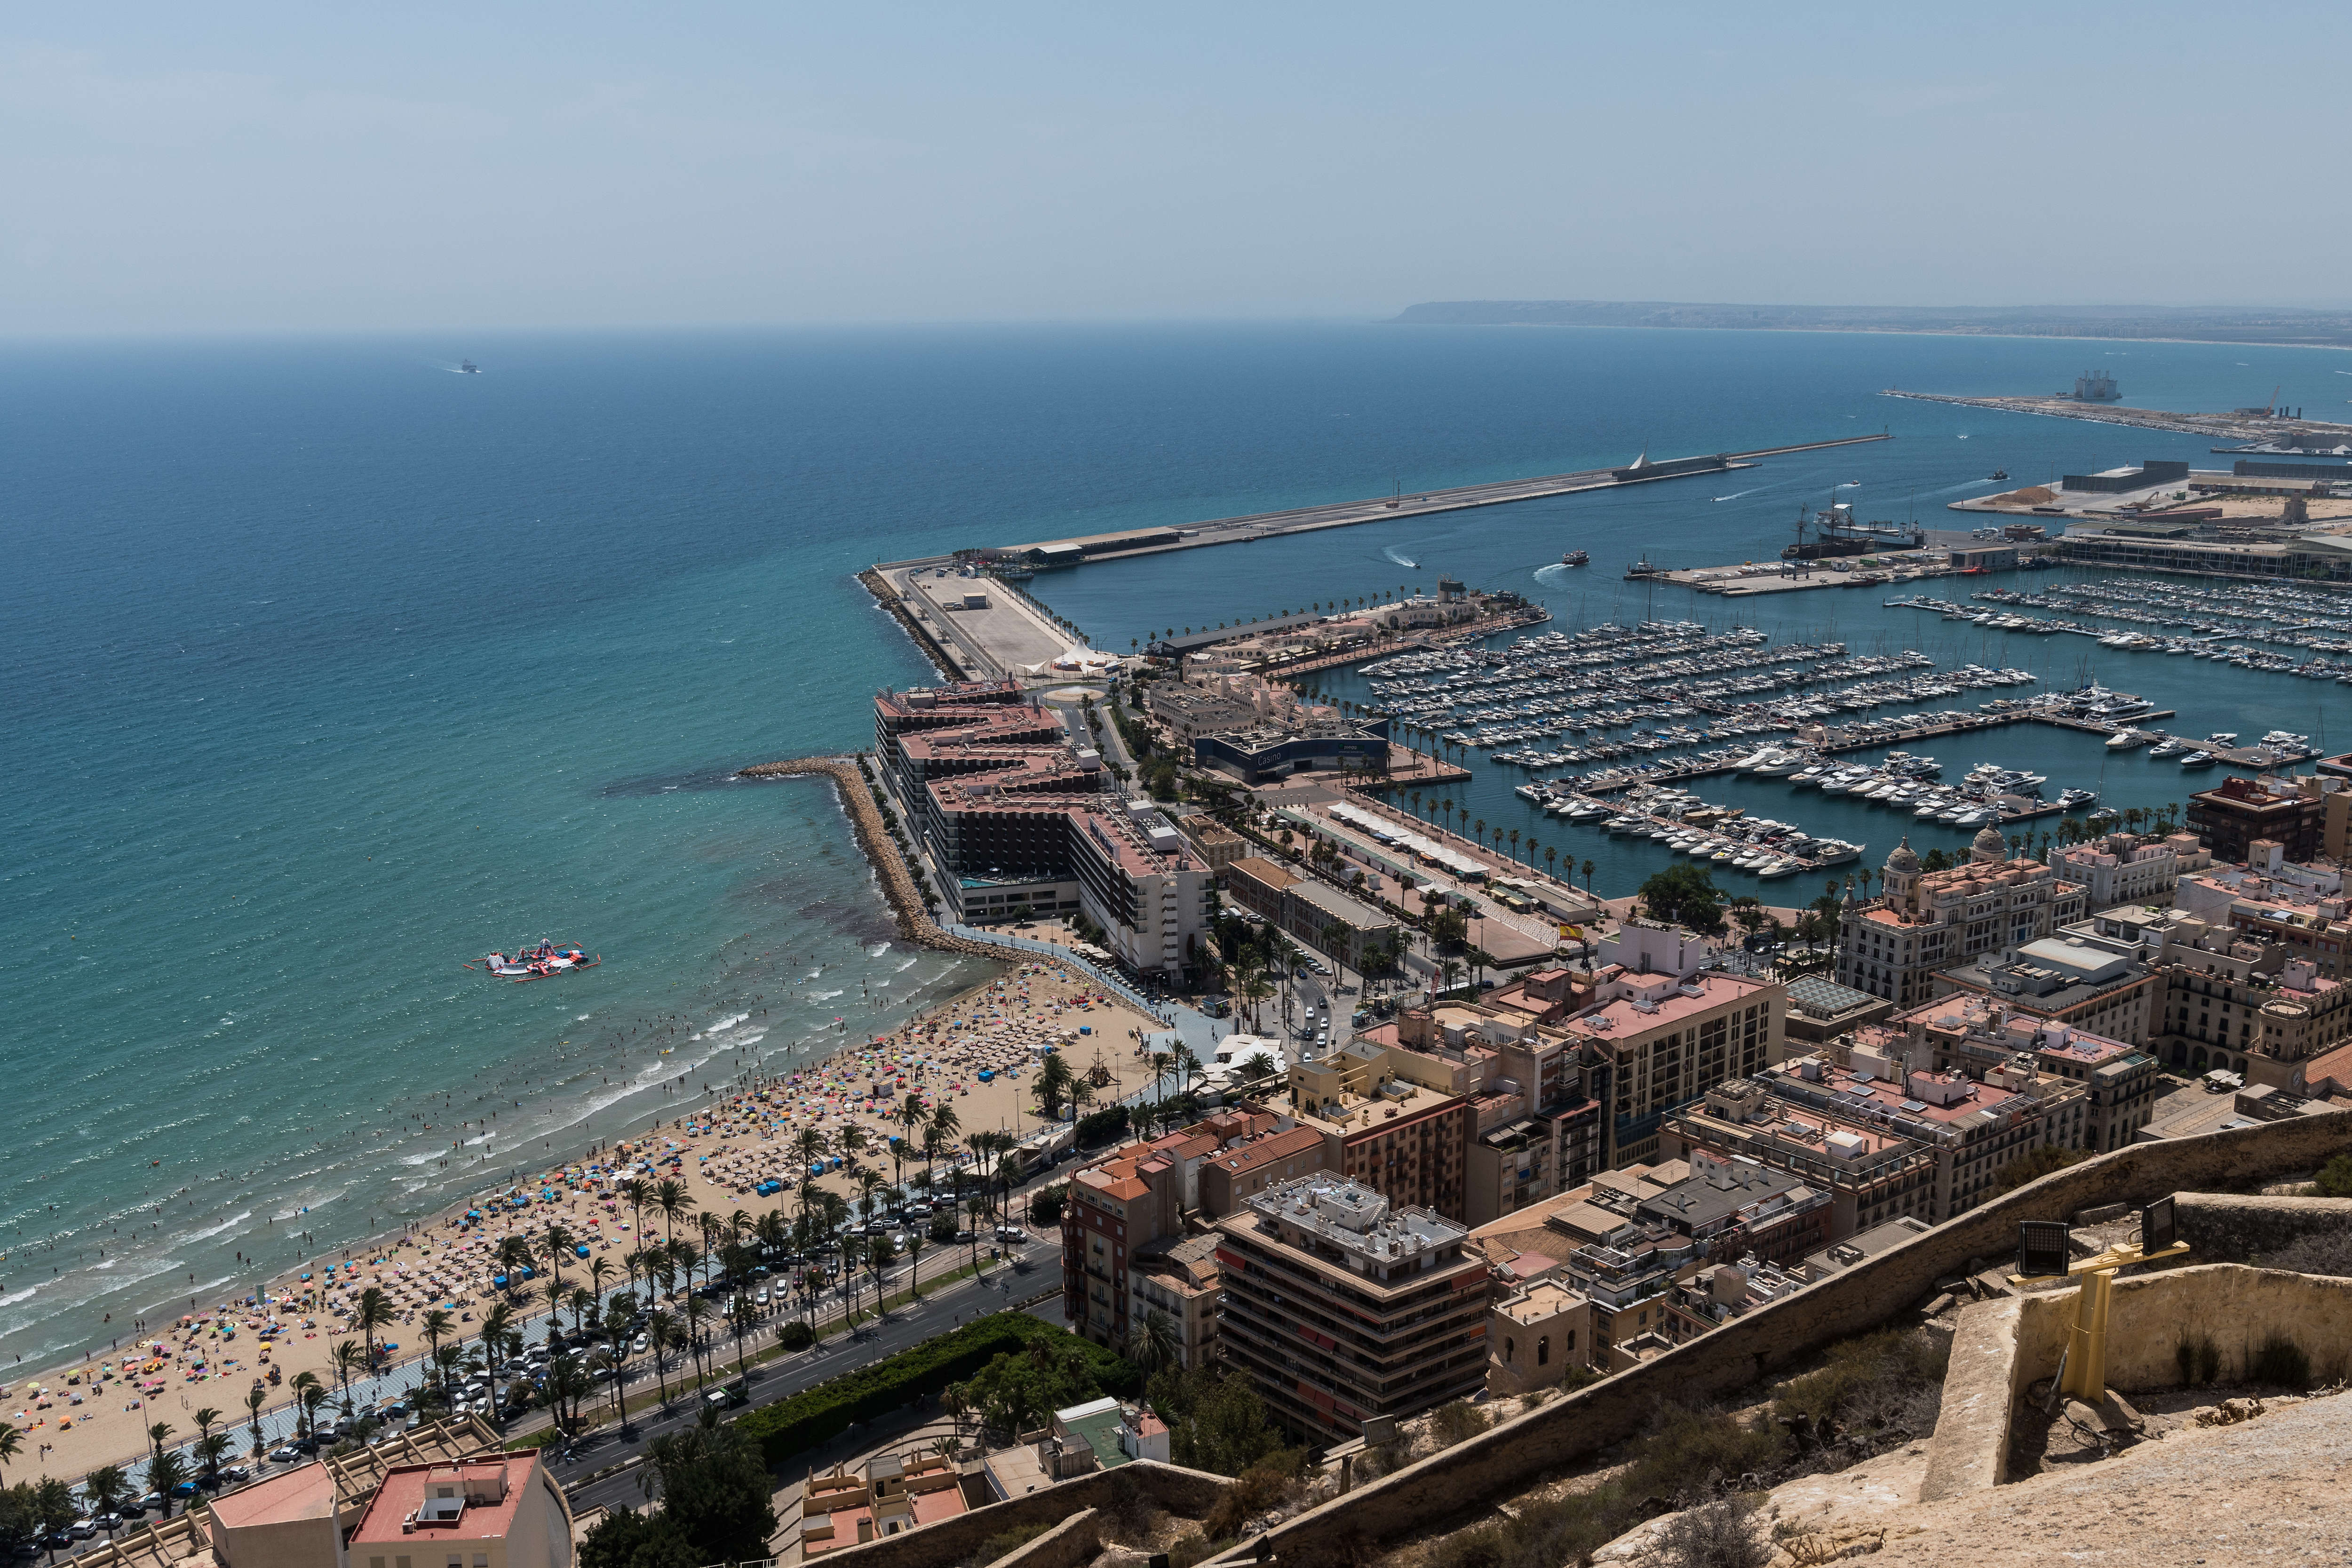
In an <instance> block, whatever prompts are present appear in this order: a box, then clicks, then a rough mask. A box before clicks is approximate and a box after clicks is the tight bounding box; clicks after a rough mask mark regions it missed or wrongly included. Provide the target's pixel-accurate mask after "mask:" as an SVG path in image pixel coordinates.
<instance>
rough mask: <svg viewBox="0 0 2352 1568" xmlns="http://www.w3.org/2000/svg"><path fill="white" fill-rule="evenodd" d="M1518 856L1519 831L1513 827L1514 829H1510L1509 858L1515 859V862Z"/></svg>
mask: <svg viewBox="0 0 2352 1568" xmlns="http://www.w3.org/2000/svg"><path fill="white" fill-rule="evenodd" d="M1518 854H1519V830H1518V829H1517V828H1516V827H1514V828H1512V829H1511V858H1513V859H1515V860H1516V859H1517V858H1518Z"/></svg>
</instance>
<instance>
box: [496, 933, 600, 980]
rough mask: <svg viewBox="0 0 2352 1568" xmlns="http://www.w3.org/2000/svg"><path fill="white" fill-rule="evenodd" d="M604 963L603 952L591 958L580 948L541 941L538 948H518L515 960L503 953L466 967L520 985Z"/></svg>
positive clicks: (514, 956) (497, 953)
mask: <svg viewBox="0 0 2352 1568" xmlns="http://www.w3.org/2000/svg"><path fill="white" fill-rule="evenodd" d="M603 962H604V955H603V954H602V953H599V954H598V955H597V956H595V957H594V958H591V957H589V956H588V954H587V953H586V952H583V951H582V950H581V949H580V948H577V947H565V946H560V945H558V944H557V943H555V942H541V943H539V944H538V945H537V946H535V947H523V948H519V949H517V950H516V952H515V953H514V955H513V956H512V957H509V956H508V955H507V954H505V953H503V952H491V953H485V954H484V955H483V956H482V957H481V958H479V959H478V960H476V961H475V962H474V963H469V964H467V965H466V967H467V968H468V969H479V970H481V971H483V972H484V973H487V974H489V975H491V976H492V977H494V978H496V979H499V980H511V981H514V982H516V983H518V984H520V983H521V982H523V981H527V980H544V979H546V978H547V977H548V976H549V975H551V974H565V973H570V972H572V970H575V969H593V968H595V967H596V966H597V965H598V964H599V963H603Z"/></svg>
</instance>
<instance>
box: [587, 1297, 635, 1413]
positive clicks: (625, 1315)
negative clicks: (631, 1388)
mask: <svg viewBox="0 0 2352 1568" xmlns="http://www.w3.org/2000/svg"><path fill="white" fill-rule="evenodd" d="M636 1315H637V1304H636V1302H635V1301H634V1300H628V1299H626V1298H625V1297H620V1296H616V1297H614V1299H613V1300H609V1301H607V1302H605V1303H604V1317H603V1319H602V1320H601V1321H599V1322H598V1323H597V1325H596V1327H597V1330H598V1331H599V1332H601V1333H602V1334H603V1335H604V1363H605V1364H606V1365H607V1366H609V1367H611V1368H612V1369H613V1414H614V1415H615V1416H625V1415H628V1413H629V1412H628V1400H627V1397H626V1396H625V1394H623V1393H622V1388H623V1386H624V1384H625V1382H626V1380H625V1378H624V1377H623V1375H622V1373H623V1370H624V1368H625V1366H626V1364H627V1362H628V1358H629V1334H630V1331H632V1329H633V1328H634V1327H635V1319H636Z"/></svg>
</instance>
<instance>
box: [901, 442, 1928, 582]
mask: <svg viewBox="0 0 2352 1568" xmlns="http://www.w3.org/2000/svg"><path fill="white" fill-rule="evenodd" d="M1893 439H1894V437H1892V436H1890V435H1887V434H1885V433H1884V432H1882V433H1880V434H1878V435H1874V436H1843V437H1837V438H1836V439H1833V440H1828V441H1800V442H1797V443H1795V444H1794V445H1791V446H1787V447H1758V448H1757V449H1756V450H1754V451H1751V452H1717V453H1711V454H1708V455H1706V456H1704V457H1696V458H1662V459H1659V460H1656V461H1653V460H1651V458H1649V456H1648V455H1647V454H1646V453H1645V454H1643V456H1642V457H1641V458H1637V459H1635V460H1634V461H1633V463H1630V464H1628V465H1626V466H1624V467H1622V468H1584V469H1580V470H1578V471H1577V472H1575V473H1568V474H1544V475H1540V476H1538V477H1537V478H1535V479H1497V480H1494V481H1492V482H1490V483H1486V484H1476V485H1456V486H1454V487H1453V488H1452V489H1436V490H1421V491H1402V492H1400V493H1398V494H1396V495H1389V496H1375V497H1373V498H1372V499H1370V500H1351V501H1333V502H1328V503H1327V504H1324V505H1321V506H1304V507H1292V508H1289V509H1287V510H1282V511H1262V512H1254V513H1250V514H1247V515H1245V516H1241V517H1220V518H1212V519H1209V520H1208V521H1202V522H1194V523H1183V524H1179V525H1178V526H1176V527H1173V528H1161V529H1130V530H1128V531H1123V532H1118V533H1097V534H1087V535H1081V536H1078V537H1076V538H1070V539H1048V540H1039V541H1036V542H1033V543H1028V544H1011V545H1001V546H999V547H997V548H996V549H995V550H994V551H993V552H992V553H993V554H994V555H996V556H997V557H998V558H999V559H1010V560H1015V561H1022V562H1026V563H1030V564H1031V565H1034V566H1047V567H1050V566H1076V565H1079V564H1082V563H1086V562H1088V561H1102V560H1108V559H1110V558H1113V557H1118V558H1121V559H1124V558H1125V557H1127V556H1130V555H1155V554H1160V553H1162V552H1167V551H1171V550H1197V549H1200V548H1202V546H1204V545H1211V544H1247V543H1251V542H1255V541H1256V540H1260V539H1274V538H1279V537H1280V536H1282V535H1284V534H1287V533H1311V532H1314V531H1318V530H1320V529H1326V528H1348V527H1352V526H1353V525H1355V524H1357V523H1360V522H1383V521H1388V520H1390V519H1391V518H1400V517H1425V516H1429V515H1431V514H1433V513H1436V512H1446V511H1463V510H1468V509H1469V508H1472V507H1482V506H1504V505H1507V504H1509V503H1510V502H1512V501H1520V500H1540V499H1542V498H1544V497H1547V496H1559V495H1573V494H1576V493H1578V492H1580V491H1584V490H1605V489H1618V488H1620V487H1622V486H1625V485H1642V484H1654V483H1655V482H1657V481H1658V480H1661V479H1684V478H1686V477H1689V476H1692V475H1696V474H1720V473H1726V472H1729V471H1731V470H1733V469H1738V468H1752V467H1754V466H1755V465H1756V464H1757V463H1759V462H1760V461H1761V460H1763V459H1764V458H1778V457H1785V456H1787V455H1789V454H1790V453H1794V452H1814V451H1822V450H1825V449H1827V448H1829V447H1856V446H1864V445H1867V444H1869V443H1871V442H1874V441H1889V440H1893ZM898 564H902V565H913V564H918V563H912V562H906V563H898Z"/></svg>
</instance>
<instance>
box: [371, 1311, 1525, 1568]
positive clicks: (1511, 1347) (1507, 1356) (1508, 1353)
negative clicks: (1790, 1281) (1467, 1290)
mask: <svg viewBox="0 0 2352 1568" xmlns="http://www.w3.org/2000/svg"><path fill="white" fill-rule="evenodd" d="M1503 1359H1504V1360H1505V1361H1517V1360H1518V1359H1519V1342H1518V1341H1517V1340H1515V1339H1513V1338H1511V1337H1510V1336H1509V1335H1508V1334H1506V1335H1504V1336H1503ZM376 1568H383V1564H382V1563H378V1564H377V1565H376Z"/></svg>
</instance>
